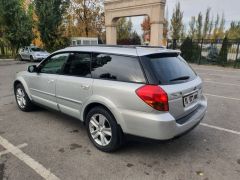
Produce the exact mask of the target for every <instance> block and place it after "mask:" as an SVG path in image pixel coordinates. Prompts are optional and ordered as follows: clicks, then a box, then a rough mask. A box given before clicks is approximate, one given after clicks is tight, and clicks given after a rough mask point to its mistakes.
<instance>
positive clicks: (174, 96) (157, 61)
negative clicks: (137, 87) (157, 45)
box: [142, 53, 202, 119]
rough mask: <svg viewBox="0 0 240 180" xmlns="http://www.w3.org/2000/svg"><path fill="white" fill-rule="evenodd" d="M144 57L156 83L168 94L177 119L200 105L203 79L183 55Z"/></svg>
mask: <svg viewBox="0 0 240 180" xmlns="http://www.w3.org/2000/svg"><path fill="white" fill-rule="evenodd" d="M142 59H144V60H145V61H148V63H149V68H150V69H151V71H152V73H153V76H154V79H155V81H156V83H158V84H159V85H160V86H161V88H163V89H164V90H165V91H166V93H167V94H168V99H169V111H170V113H171V114H172V115H173V116H174V117H175V118H176V119H178V118H181V117H183V116H185V115H187V114H189V113H191V112H192V111H194V110H195V109H196V108H197V107H198V105H199V101H200V98H201V95H202V81H201V79H200V78H199V77H198V76H197V75H196V73H195V72H194V71H193V70H192V69H191V67H190V66H189V65H188V64H187V62H186V61H185V60H184V59H183V58H182V57H181V56H179V55H178V54H176V53H173V54H153V55H148V56H146V57H144V58H142Z"/></svg>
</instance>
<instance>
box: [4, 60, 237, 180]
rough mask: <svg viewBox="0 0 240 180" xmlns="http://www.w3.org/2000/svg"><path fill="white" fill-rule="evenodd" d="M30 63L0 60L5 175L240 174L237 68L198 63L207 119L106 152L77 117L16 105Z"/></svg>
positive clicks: (73, 178) (203, 178) (233, 177)
mask: <svg viewBox="0 0 240 180" xmlns="http://www.w3.org/2000/svg"><path fill="white" fill-rule="evenodd" d="M28 65H29V63H26V62H23V63H22V62H16V61H0V180H2V179H8V180H38V179H43V178H45V179H62V180H78V179H138V180H141V179H163V180H164V179H166V180H192V179H193V180H195V179H196V180H212V179H213V180H239V179H240V93H239V92H240V70H234V69H229V68H227V69H224V68H219V67H213V66H197V65H193V68H194V69H195V70H196V71H197V72H198V73H199V75H200V76H201V77H202V78H203V80H204V92H205V93H206V94H207V98H208V104H209V108H208V112H207V115H206V117H205V119H204V120H203V124H201V125H200V126H198V127H197V128H196V129H195V130H194V131H192V132H191V133H189V134H187V135H185V136H183V137H181V138H179V139H176V140H171V141H167V142H162V143H146V142H145V143H144V142H129V143H127V144H126V145H125V146H124V147H123V148H121V149H120V150H118V151H117V152H115V153H112V154H107V153H103V152H100V151H98V150H97V149H96V148H95V147H93V145H92V144H91V142H90V141H89V139H88V137H87V133H86V131H85V127H84V126H83V125H82V124H81V123H80V122H79V121H78V120H76V119H73V118H71V117H68V116H65V115H63V114H59V113H56V112H52V111H49V110H44V109H39V110H37V111H34V112H30V113H24V112H21V111H19V110H18V108H17V105H16V103H15V100H14V96H13V88H12V83H13V80H14V77H15V74H16V72H19V71H21V70H25V69H26V68H27V66H28Z"/></svg>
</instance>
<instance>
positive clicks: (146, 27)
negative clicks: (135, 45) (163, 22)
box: [141, 16, 151, 42]
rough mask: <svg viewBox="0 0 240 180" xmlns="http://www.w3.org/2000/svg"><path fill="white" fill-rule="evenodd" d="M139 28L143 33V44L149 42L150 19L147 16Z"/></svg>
mask: <svg viewBox="0 0 240 180" xmlns="http://www.w3.org/2000/svg"><path fill="white" fill-rule="evenodd" d="M141 27H142V31H143V40H144V42H149V41H150V36H151V23H150V18H149V17H148V16H147V17H145V18H144V19H143V22H142V24H141Z"/></svg>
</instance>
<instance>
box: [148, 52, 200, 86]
mask: <svg viewBox="0 0 240 180" xmlns="http://www.w3.org/2000/svg"><path fill="white" fill-rule="evenodd" d="M144 58H146V59H147V60H148V61H149V62H150V67H151V70H152V71H153V73H154V75H155V76H156V78H157V80H158V83H159V84H177V83H183V82H188V81H191V80H193V79H195V78H196V74H195V72H194V71H193V70H192V69H191V67H190V66H189V65H188V64H187V62H186V61H185V60H184V59H183V58H182V57H181V56H177V55H176V54H173V55H165V56H163V55H161V54H154V55H149V56H146V57H144Z"/></svg>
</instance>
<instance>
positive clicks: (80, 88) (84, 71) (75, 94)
mask: <svg viewBox="0 0 240 180" xmlns="http://www.w3.org/2000/svg"><path fill="white" fill-rule="evenodd" d="M90 63H91V53H85V52H76V53H71V54H70V56H69V60H68V62H67V63H66V65H65V67H64V70H63V74H62V75H61V76H60V77H59V78H58V80H57V83H56V97H57V103H58V105H59V108H60V110H61V111H62V112H63V113H65V114H69V115H71V116H73V117H76V118H78V119H79V118H80V112H81V109H82V106H83V104H84V102H85V101H86V100H87V99H88V98H89V96H90V95H91V94H92V83H93V79H92V78H91V71H90Z"/></svg>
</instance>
